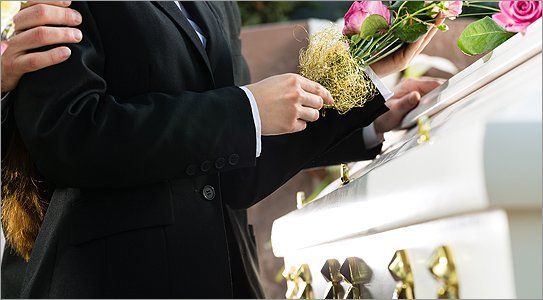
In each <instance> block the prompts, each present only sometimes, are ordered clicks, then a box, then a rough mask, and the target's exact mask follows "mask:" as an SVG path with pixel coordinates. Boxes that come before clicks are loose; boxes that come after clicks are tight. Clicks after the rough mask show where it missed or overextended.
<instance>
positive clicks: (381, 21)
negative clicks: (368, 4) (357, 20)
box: [360, 15, 388, 38]
mask: <svg viewBox="0 0 543 300" xmlns="http://www.w3.org/2000/svg"><path fill="white" fill-rule="evenodd" d="M386 28H388V23H387V20H386V19H385V18H383V16H381V15H370V16H369V17H367V18H366V20H364V23H362V27H361V28H360V36H361V37H362V38H367V37H370V36H373V35H374V34H376V33H377V32H379V31H380V30H383V29H386Z"/></svg>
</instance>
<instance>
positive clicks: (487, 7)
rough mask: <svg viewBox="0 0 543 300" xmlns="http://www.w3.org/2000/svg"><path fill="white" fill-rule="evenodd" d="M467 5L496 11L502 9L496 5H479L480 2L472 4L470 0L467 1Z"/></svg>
mask: <svg viewBox="0 0 543 300" xmlns="http://www.w3.org/2000/svg"><path fill="white" fill-rule="evenodd" d="M466 6H469V7H476V8H482V9H488V10H491V11H494V12H501V10H499V9H497V8H495V7H491V6H484V5H479V4H471V3H470V2H469V1H466Z"/></svg>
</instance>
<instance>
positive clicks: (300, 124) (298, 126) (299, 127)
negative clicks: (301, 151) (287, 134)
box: [292, 120, 307, 132]
mask: <svg viewBox="0 0 543 300" xmlns="http://www.w3.org/2000/svg"><path fill="white" fill-rule="evenodd" d="M306 127H307V123H306V122H305V121H302V120H298V121H296V124H295V125H294V129H293V131H292V132H298V131H303V130H305V128H306Z"/></svg>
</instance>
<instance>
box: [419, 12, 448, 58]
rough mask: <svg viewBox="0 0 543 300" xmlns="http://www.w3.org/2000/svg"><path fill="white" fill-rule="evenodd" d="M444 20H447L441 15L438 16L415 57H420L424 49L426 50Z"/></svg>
mask: <svg viewBox="0 0 543 300" xmlns="http://www.w3.org/2000/svg"><path fill="white" fill-rule="evenodd" d="M444 20H445V18H443V17H441V15H440V16H438V18H437V19H436V21H435V24H434V26H433V27H432V28H431V29H430V31H429V32H428V33H427V34H426V36H425V37H424V39H423V42H422V43H421V44H420V45H419V48H418V49H417V52H416V54H415V56H416V55H419V54H420V53H421V52H422V50H424V48H426V46H427V45H428V44H429V43H430V42H431V41H432V39H433V38H434V36H435V35H436V33H437V31H438V29H437V26H439V25H441V24H442V23H443V21H444Z"/></svg>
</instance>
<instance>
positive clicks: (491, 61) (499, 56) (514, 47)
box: [401, 19, 542, 128]
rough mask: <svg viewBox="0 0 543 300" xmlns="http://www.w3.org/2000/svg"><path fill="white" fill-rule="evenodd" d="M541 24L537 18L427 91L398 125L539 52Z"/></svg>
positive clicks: (437, 108)
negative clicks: (498, 45) (524, 30)
mask: <svg viewBox="0 0 543 300" xmlns="http://www.w3.org/2000/svg"><path fill="white" fill-rule="evenodd" d="M541 26H542V25H541V19H539V20H538V21H537V22H535V23H533V24H532V25H531V26H530V27H529V28H528V30H527V32H526V34H524V35H522V34H517V35H515V36H513V37H512V38H510V39H509V40H507V41H506V42H505V43H503V44H502V45H500V47H498V48H496V49H494V51H492V52H490V53H488V54H487V55H486V56H485V57H483V58H482V59H480V60H478V61H476V62H475V63H473V64H472V65H471V66H469V67H467V68H465V69H464V70H462V71H461V72H460V73H458V74H456V75H455V76H453V77H452V78H451V79H449V80H448V81H447V82H445V83H444V84H443V85H442V86H440V87H439V88H437V89H435V90H434V91H432V92H430V93H428V94H427V95H426V96H424V97H423V98H422V99H421V105H419V106H418V107H417V108H416V109H414V110H413V111H412V112H410V113H409V114H407V116H406V117H405V118H404V120H403V122H402V126H401V127H402V128H408V127H411V126H414V125H415V124H416V123H417V119H418V118H420V117H421V116H424V115H425V116H432V115H434V114H436V113H437V112H439V111H441V110H442V109H444V108H446V107H448V106H449V105H451V104H452V103H454V102H456V101H458V100H460V99H462V98H463V97H465V96H467V95H469V94H470V93H472V92H474V91H476V90H478V89H480V88H482V87H483V86H485V85H486V84H488V83H490V82H492V81H493V80H495V79H496V78H498V77H499V76H502V75H503V74H505V73H507V72H509V71H510V70H511V69H513V68H515V67H516V66H518V65H520V64H521V63H523V62H525V61H526V60H528V59H530V58H531V57H533V56H534V55H536V54H538V53H540V52H541V47H542V45H541Z"/></svg>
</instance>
